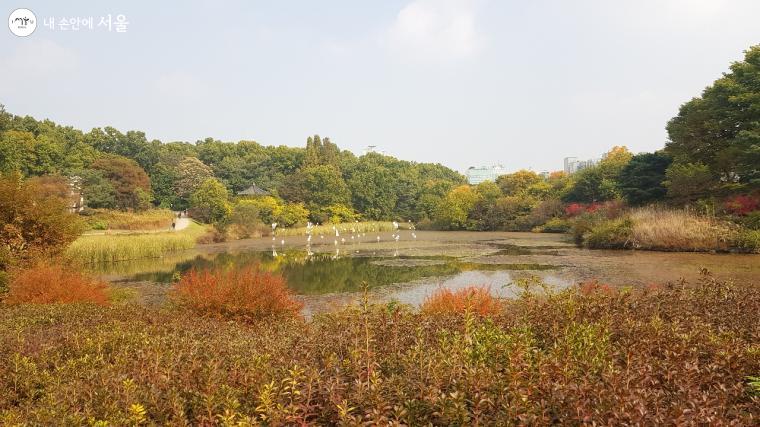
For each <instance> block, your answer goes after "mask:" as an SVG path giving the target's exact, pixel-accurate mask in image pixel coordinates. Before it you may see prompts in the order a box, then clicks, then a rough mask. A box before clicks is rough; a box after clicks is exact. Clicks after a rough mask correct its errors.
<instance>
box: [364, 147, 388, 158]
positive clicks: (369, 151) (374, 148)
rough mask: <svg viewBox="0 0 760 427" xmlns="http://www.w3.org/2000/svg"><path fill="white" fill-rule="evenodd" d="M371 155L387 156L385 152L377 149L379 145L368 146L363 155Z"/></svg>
mask: <svg viewBox="0 0 760 427" xmlns="http://www.w3.org/2000/svg"><path fill="white" fill-rule="evenodd" d="M369 153H377V154H382V155H383V156H384V155H385V151H383V150H378V149H377V145H368V146H367V148H365V149H364V150H363V151H362V155H366V154H369Z"/></svg>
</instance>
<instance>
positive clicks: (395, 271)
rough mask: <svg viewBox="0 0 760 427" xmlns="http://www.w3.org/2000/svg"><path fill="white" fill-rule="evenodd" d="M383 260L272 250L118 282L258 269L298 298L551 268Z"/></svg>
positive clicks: (211, 257) (212, 257) (369, 255)
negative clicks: (280, 279) (192, 272)
mask: <svg viewBox="0 0 760 427" xmlns="http://www.w3.org/2000/svg"><path fill="white" fill-rule="evenodd" d="M388 255H391V254H388V253H383V254H382V255H380V256H378V255H377V252H365V253H362V252H358V253H355V254H349V255H343V254H342V253H341V249H340V248H335V250H334V252H313V251H312V250H311V248H310V247H309V248H307V249H306V250H305V251H304V250H296V249H282V248H281V249H280V250H279V251H278V250H277V249H276V248H275V247H274V246H273V247H272V249H271V250H270V251H246V252H239V253H228V252H221V253H218V254H206V255H197V256H195V257H194V258H192V259H189V260H183V261H180V262H177V263H175V264H174V265H173V267H171V268H168V269H163V270H160V271H144V272H137V273H133V274H128V275H125V276H123V277H122V278H121V280H122V281H148V282H159V283H167V282H170V281H172V279H173V278H174V277H175V276H176V274H178V273H179V274H181V273H184V272H186V271H188V270H190V269H191V268H197V269H204V268H219V267H221V268H232V267H239V266H249V265H255V264H258V265H260V267H261V268H262V269H264V270H267V271H273V272H279V273H281V274H282V275H283V276H285V278H286V279H287V281H288V283H289V285H290V287H291V288H292V289H293V290H294V291H295V292H296V293H297V294H302V295H314V294H325V293H342V292H356V291H359V290H361V289H362V285H363V283H366V284H367V285H368V286H370V287H373V288H374V287H380V286H386V285H390V284H393V283H407V282H412V281H416V280H419V279H421V278H432V277H444V276H446V277H448V276H457V275H459V274H461V273H463V272H472V271H506V270H549V269H553V268H556V267H554V266H550V265H541V264H481V263H475V262H468V261H463V260H460V259H458V258H454V257H447V256H431V257H410V256H398V253H397V251H394V252H393V253H392V256H388ZM435 282H436V283H437V282H438V281H435ZM431 283H432V282H431ZM470 283H471V284H472V283H480V282H478V281H473V282H470Z"/></svg>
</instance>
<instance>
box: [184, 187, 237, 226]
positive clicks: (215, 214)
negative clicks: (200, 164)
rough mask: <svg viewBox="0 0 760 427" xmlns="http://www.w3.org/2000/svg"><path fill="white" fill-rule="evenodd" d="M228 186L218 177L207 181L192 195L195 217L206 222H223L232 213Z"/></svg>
mask: <svg viewBox="0 0 760 427" xmlns="http://www.w3.org/2000/svg"><path fill="white" fill-rule="evenodd" d="M228 199H229V193H228V192H227V188H226V187H225V186H224V185H223V184H222V183H221V182H219V180H217V179H216V178H206V180H205V181H203V183H202V184H201V185H200V186H199V187H198V189H196V190H195V192H193V194H192V195H191V196H190V212H191V215H192V216H193V218H196V219H197V220H199V221H202V222H206V223H212V224H217V223H222V222H224V221H225V220H226V219H227V218H228V217H229V215H230V213H231V207H230V203H229V200H228Z"/></svg>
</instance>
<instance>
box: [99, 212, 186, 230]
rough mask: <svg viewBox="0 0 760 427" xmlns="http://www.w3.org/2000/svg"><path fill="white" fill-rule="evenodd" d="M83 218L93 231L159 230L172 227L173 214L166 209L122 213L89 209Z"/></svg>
mask: <svg viewBox="0 0 760 427" xmlns="http://www.w3.org/2000/svg"><path fill="white" fill-rule="evenodd" d="M87 212H88V215H87V216H85V218H86V222H87V225H88V226H89V227H90V228H91V229H93V230H161V229H168V228H169V227H171V225H172V220H173V219H174V213H173V212H172V211H170V210H168V209H149V210H146V211H141V212H124V211H117V210H111V209H91V210H88V211H87Z"/></svg>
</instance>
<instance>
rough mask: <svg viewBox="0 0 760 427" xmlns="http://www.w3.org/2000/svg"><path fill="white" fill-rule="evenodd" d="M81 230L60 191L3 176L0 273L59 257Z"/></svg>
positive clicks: (14, 176) (14, 175)
mask: <svg viewBox="0 0 760 427" xmlns="http://www.w3.org/2000/svg"><path fill="white" fill-rule="evenodd" d="M82 230H83V226H82V221H81V220H80V219H79V217H78V216H77V215H76V214H73V213H70V212H68V209H67V203H66V200H65V198H63V197H61V194H60V191H49V189H47V188H46V186H44V185H42V184H41V183H40V181H39V180H24V179H23V178H22V177H21V175H20V174H19V173H11V174H9V175H4V176H0V270H2V271H5V270H7V269H8V268H10V267H14V266H26V265H29V264H30V263H31V262H32V261H34V260H36V259H41V258H47V257H50V256H55V255H58V254H60V253H61V252H62V251H63V250H64V249H65V248H66V246H68V245H69V244H70V243H71V242H72V241H74V239H76V238H77V236H79V234H80V233H81V231H82Z"/></svg>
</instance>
